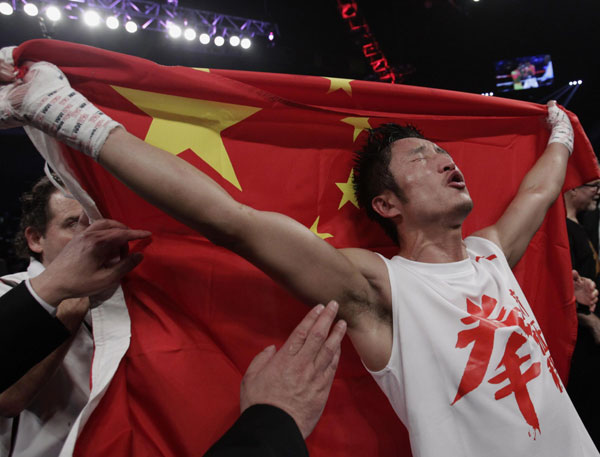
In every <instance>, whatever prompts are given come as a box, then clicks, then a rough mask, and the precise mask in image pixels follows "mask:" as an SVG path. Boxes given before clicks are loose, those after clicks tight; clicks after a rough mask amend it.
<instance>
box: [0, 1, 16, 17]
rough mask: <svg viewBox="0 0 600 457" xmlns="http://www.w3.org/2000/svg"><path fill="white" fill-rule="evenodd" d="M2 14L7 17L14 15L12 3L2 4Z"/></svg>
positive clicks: (0, 7)
mask: <svg viewBox="0 0 600 457" xmlns="http://www.w3.org/2000/svg"><path fill="white" fill-rule="evenodd" d="M0 13H2V14H4V15H5V16H10V15H11V14H12V13H13V7H12V5H11V4H10V3H7V2H2V3H0Z"/></svg>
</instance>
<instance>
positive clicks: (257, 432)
mask: <svg viewBox="0 0 600 457" xmlns="http://www.w3.org/2000/svg"><path fill="white" fill-rule="evenodd" d="M284 456H285V457H308V450H307V448H306V444H305V443H304V439H303V438H302V434H301V433H300V429H299V428H298V426H297V425H296V422H295V421H294V419H292V417H291V416H290V415H289V414H287V413H286V412H285V411H283V410H281V409H279V408H277V407H275V406H271V405H254V406H251V407H250V408H248V409H247V410H246V411H244V412H243V413H242V415H241V416H240V417H239V419H238V420H237V421H236V422H235V424H233V426H232V427H231V428H230V429H229V430H227V432H226V433H225V435H223V436H222V437H221V439H220V440H219V441H217V442H216V443H215V444H214V445H213V446H212V447H211V448H210V449H209V450H208V452H207V453H206V454H204V457H284Z"/></svg>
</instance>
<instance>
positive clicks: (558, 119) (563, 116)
mask: <svg viewBox="0 0 600 457" xmlns="http://www.w3.org/2000/svg"><path fill="white" fill-rule="evenodd" d="M546 121H547V122H548V124H549V125H550V127H551V128H552V131H551V132H550V139H549V140H548V144H550V143H560V144H562V145H564V146H565V147H566V148H567V149H568V150H569V155H571V154H573V127H572V126H571V121H570V120H569V116H567V113H565V112H564V111H563V110H561V109H560V108H559V107H558V106H556V105H552V106H548V117H547V118H546Z"/></svg>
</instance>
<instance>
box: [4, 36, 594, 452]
mask: <svg viewBox="0 0 600 457" xmlns="http://www.w3.org/2000/svg"><path fill="white" fill-rule="evenodd" d="M15 59H16V61H17V63H18V64H22V63H23V62H25V61H27V60H33V61H36V60H47V61H50V62H53V63H54V64H56V65H58V66H59V67H60V68H61V69H62V70H63V71H64V73H65V74H66V75H67V77H68V78H69V81H70V82H71V84H72V86H73V87H74V88H75V89H77V90H78V91H80V92H82V93H83V94H84V95H86V96H87V97H88V98H89V99H90V101H91V102H93V103H94V104H95V105H97V106H98V107H99V108H100V109H102V110H103V111H104V112H106V113H107V114H108V115H109V116H111V117H112V118H114V119H115V120H117V121H119V122H121V123H123V124H124V125H125V126H126V128H127V129H128V130H129V131H130V132H131V133H133V134H134V135H137V136H138V137H140V138H142V139H144V140H145V141H147V142H148V143H151V144H154V145H156V146H158V147H160V148H162V149H165V150H167V151H169V152H170V153H172V154H175V155H178V156H179V157H180V158H181V160H186V161H188V162H189V163H191V164H192V165H194V166H195V167H197V168H199V169H200V170H202V171H203V172H204V173H206V174H208V175H209V176H211V177H212V178H213V179H215V180H216V181H217V182H218V183H219V184H221V185H222V186H223V187H224V188H225V189H226V190H227V192H229V193H230V194H231V195H232V196H233V197H234V198H235V199H237V200H238V201H240V202H242V203H245V204H247V205H250V206H252V207H255V208H257V209H262V210H270V211H277V212H281V213H285V214H287V215H289V216H291V217H293V218H294V219H296V220H298V221H299V222H300V223H302V224H304V225H305V226H306V227H308V228H310V229H311V230H312V231H313V232H314V233H315V234H316V235H317V236H320V237H321V238H323V239H325V241H326V242H328V243H330V244H332V245H333V246H335V247H337V248H343V247H350V246H353V247H363V248H368V249H373V250H376V251H379V252H381V253H383V254H384V255H387V256H391V255H393V254H394V253H395V249H394V246H393V245H392V244H391V242H390V240H389V239H387V238H386V236H385V235H384V234H383V232H382V230H381V229H380V228H379V227H378V226H377V225H375V224H374V223H372V222H370V221H368V220H367V219H366V217H365V215H364V213H363V212H362V211H361V210H359V209H358V207H357V204H356V200H355V199H354V196H353V194H352V190H351V180H352V166H353V163H352V151H353V150H355V149H357V148H358V147H359V145H360V144H361V143H362V142H363V141H364V139H365V136H366V132H365V129H366V128H369V127H376V126H378V125H380V124H382V123H386V122H396V123H412V124H414V125H415V126H417V127H418V128H419V129H421V130H422V131H423V132H424V133H425V136H426V137H428V138H429V139H431V140H432V141H435V142H437V143H438V144H439V145H440V146H442V147H443V148H445V149H446V150H448V151H449V152H450V153H451V155H452V156H453V157H454V159H455V161H456V162H457V164H458V165H459V167H460V168H461V169H462V171H463V172H464V175H465V177H466V181H467V184H468V187H469V190H470V192H471V195H472V197H473V200H474V202H475V209H474V211H473V213H472V214H471V215H470V216H469V217H468V219H467V220H466V222H465V225H464V231H465V235H467V234H469V233H471V232H473V231H474V230H476V229H479V228H482V227H484V226H486V225H489V224H492V223H494V222H495V221H496V220H497V218H498V217H499V216H500V215H501V214H502V212H503V210H504V209H505V208H506V206H507V205H508V203H509V202H510V200H511V198H512V197H513V196H514V194H515V192H516V190H517V188H518V186H519V183H520V182H521V179H522V178H523V176H524V175H525V173H526V172H527V170H528V169H529V168H530V167H531V166H532V165H533V163H534V162H535V160H536V158H537V157H538V156H539V155H540V154H541V153H542V151H543V150H544V148H545V146H546V143H547V140H548V135H549V134H548V131H547V130H546V129H545V127H544V119H545V116H546V108H545V107H544V106H541V105H536V104H532V103H525V102H519V101H514V100H506V99H501V98H495V97H482V96H480V95H474V94H464V93H457V92H450V91H443V90H435V89H428V88H421V87H410V86H402V85H389V84H383V83H374V82H364V81H350V80H343V79H336V78H326V77H313V76H292V75H279V74H268V73H254V72H243V71H226V70H213V69H210V70H208V69H194V68H184V67H164V66H160V65H157V64H155V63H153V62H149V61H146V60H143V59H139V58H136V57H131V56H126V55H122V54H117V53H114V52H108V51H104V50H101V49H95V48H90V47H86V46H81V45H76V44H72V43H64V42H59V41H46V40H34V41H29V42H27V43H24V44H23V45H21V46H19V47H18V48H17V50H16V52H15ZM570 117H571V121H572V122H573V125H574V128H575V152H574V154H573V157H572V158H571V159H570V167H569V170H568V174H567V179H566V184H565V189H567V188H570V187H574V186H576V185H579V184H581V183H583V182H586V181H589V180H591V179H594V178H595V177H596V176H597V174H596V173H597V172H596V166H595V160H594V156H593V153H592V150H591V147H590V144H589V142H588V140H587V138H586V137H585V134H584V133H583V130H582V128H581V126H580V124H579V122H578V121H577V118H576V117H575V116H574V115H572V114H570ZM62 156H63V159H62V160H63V161H64V163H65V164H66V166H67V168H68V169H69V170H70V172H71V173H72V175H73V176H74V177H75V178H76V180H77V181H78V182H79V183H80V184H81V186H82V187H83V189H84V190H85V192H87V194H89V196H90V197H91V198H92V199H93V201H94V202H95V203H96V205H97V208H98V209H99V211H100V213H101V214H102V215H103V216H104V217H109V218H112V219H116V220H119V221H122V222H124V223H125V224H127V225H128V226H130V227H134V228H143V229H148V230H151V231H152V233H153V242H152V243H151V244H150V245H149V246H147V247H146V248H145V249H144V254H145V259H144V261H143V262H142V264H141V265H140V266H139V267H138V268H137V269H135V270H134V271H133V272H132V273H130V274H129V275H128V276H127V277H126V279H125V280H124V281H123V283H122V289H123V293H124V295H123V298H124V303H125V304H126V310H127V311H128V313H124V312H123V310H124V309H125V307H124V305H123V304H122V303H121V305H122V307H121V308H120V311H119V306H118V304H117V306H114V307H110V306H107V307H104V306H101V307H99V308H97V309H96V310H95V311H94V335H95V340H96V351H95V355H94V366H93V372H92V383H93V386H92V387H93V391H92V399H91V401H90V404H89V405H88V407H86V409H85V410H84V413H83V415H82V417H81V420H80V422H78V424H77V425H76V427H75V429H74V431H73V433H72V434H73V436H71V437H70V440H69V442H68V443H67V446H66V448H65V449H64V450H63V454H62V455H70V454H71V452H72V453H73V454H74V455H76V456H85V457H94V456H99V457H100V456H102V457H104V456H108V455H110V456H111V457H117V456H139V457H141V456H143V457H147V456H173V457H185V456H190V457H191V456H194V457H196V456H199V455H202V453H204V452H205V451H206V450H207V449H208V448H209V447H210V446H211V444H212V443H213V442H215V441H216V440H217V439H218V438H219V437H220V436H221V434H222V433H224V432H225V430H227V428H228V427H229V426H230V425H231V424H232V423H233V422H234V421H235V419H236V418H237V416H238V415H239V384H240V380H241V377H242V375H243V373H244V372H245V370H246V368H247V366H248V364H249V362H250V360H251V359H252V358H253V357H254V355H255V354H257V353H258V352H259V351H260V350H262V349H263V348H264V347H266V346H268V345H270V344H273V343H276V344H277V345H278V346H280V345H281V344H282V342H283V341H284V340H285V339H286V337H287V336H288V335H289V333H290V332H291V330H292V329H293V328H294V327H295V325H296V324H297V323H298V322H299V321H300V320H301V318H302V317H303V316H304V314H305V313H306V310H307V308H306V306H305V305H304V304H301V303H299V302H298V301H296V300H295V299H294V298H292V297H291V296H290V295H289V294H288V293H287V292H286V291H285V290H283V289H282V288H280V287H279V286H278V285H277V284H275V283H274V282H273V281H272V280H270V279H269V278H268V277H267V276H265V275H264V274H263V273H262V272H260V271H259V270H257V269H256V268H254V267H253V266H252V265H250V264H249V263H247V262H246V261H244V260H242V259H241V258H239V257H237V256H235V255H233V254H231V253H229V252H227V251H225V250H223V249H221V248H218V247H215V246H214V245H212V244H211V243H209V242H208V241H207V240H206V239H205V238H204V237H202V236H200V235H199V234H197V233H195V232H194V231H192V230H190V229H188V228H187V227H185V226H184V225H182V224H180V223H178V222H176V221H175V220H173V219H171V218H170V217H168V216H166V215H165V214H163V213H162V212H161V211H160V210H158V209H156V208H154V207H153V206H151V205H149V204H148V203H146V202H144V201H143V200H142V199H141V198H139V197H137V196H136V195H135V194H133V193H132V192H131V191H130V190H128V189H127V188H126V187H125V186H123V185H122V184H121V183H119V182H118V181H116V180H115V179H114V178H112V177H111V176H110V175H109V174H108V173H106V172H105V171H104V170H103V169H102V168H101V167H100V166H98V165H97V164H96V163H94V162H93V161H91V160H90V159H88V158H87V157H84V156H83V155H82V154H80V153H77V152H74V151H71V150H68V149H67V148H63V151H62ZM570 270H571V266H570V258H569V249H568V242H567V236H566V230H565V215H564V209H563V204H562V199H559V201H558V202H557V203H556V204H555V205H554V206H553V207H552V208H551V209H550V211H549V213H548V216H547V217H546V220H545V222H544V224H543V226H542V228H541V229H540V231H539V232H538V233H537V235H536V236H535V237H534V239H533V241H532V243H531V245H530V247H529V249H528V251H527V253H526V255H525V257H524V258H523V259H522V260H521V262H520V263H519V265H518V266H517V267H516V269H515V273H516V276H517V278H518V279H519V281H520V283H521V285H522V288H523V290H524V292H525V294H526V296H527V297H528V299H529V302H530V304H531V306H532V308H533V309H534V311H535V313H536V316H537V319H538V321H539V323H540V326H541V327H542V330H543V331H544V334H545V336H546V339H547V341H548V343H549V346H550V350H551V353H552V356H553V358H554V361H555V364H556V367H557V368H558V370H559V372H560V374H561V376H562V378H563V380H565V378H566V375H567V373H568V369H569V358H570V353H571V350H572V347H573V343H574V339H575V332H576V317H575V309H574V304H573V300H572V280H571V273H570ZM127 314H128V316H129V319H130V335H131V337H130V338H129V333H128V332H129V321H128V320H127ZM115 316H117V318H115ZM111 319H112V320H111ZM123 322H125V324H124V323H123ZM122 328H124V329H125V330H122ZM120 329H121V330H120ZM75 437H77V439H76V442H75V441H74V438H75ZM307 443H308V447H309V451H310V455H311V456H313V457H319V456H322V457H336V456H339V457H347V456H361V457H363V456H382V457H383V456H386V457H387V456H389V457H392V456H398V455H409V454H410V449H409V444H408V436H407V433H406V430H405V429H404V427H403V426H402V424H401V423H400V421H399V420H398V418H397V417H396V416H395V414H394V413H393V411H392V408H391V407H390V406H389V404H388V402H387V399H386V398H385V396H384V395H383V393H382V392H380V391H379V389H378V387H377V386H376V384H375V383H374V381H373V380H372V379H371V377H370V376H369V374H368V373H367V372H366V370H365V369H364V368H363V366H362V364H361V362H360V359H359V357H358V356H357V354H356V353H355V351H354V349H353V347H352V345H351V344H350V343H349V342H348V341H345V343H344V346H343V349H342V360H341V363H340V367H339V371H338V373H337V377H336V380H335V382H334V385H333V388H332V391H331V395H330V398H329V402H328V404H327V407H326V408H325V412H324V414H323V417H322V419H321V421H320V422H319V424H318V426H317V428H316V429H315V431H314V432H313V434H312V435H311V436H310V437H309V439H308V441H307Z"/></svg>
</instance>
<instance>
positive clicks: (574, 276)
mask: <svg viewBox="0 0 600 457" xmlns="http://www.w3.org/2000/svg"><path fill="white" fill-rule="evenodd" d="M571 273H572V274H573V281H575V282H577V281H579V278H580V276H579V273H578V272H577V270H572V271H571Z"/></svg>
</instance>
